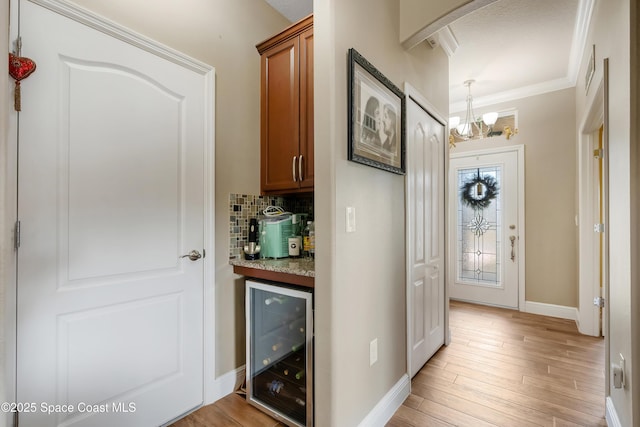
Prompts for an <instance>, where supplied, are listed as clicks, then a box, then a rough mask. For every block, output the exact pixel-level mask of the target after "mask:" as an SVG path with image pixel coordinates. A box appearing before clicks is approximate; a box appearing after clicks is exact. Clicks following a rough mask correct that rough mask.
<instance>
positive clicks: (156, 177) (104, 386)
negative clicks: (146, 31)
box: [16, 0, 211, 427]
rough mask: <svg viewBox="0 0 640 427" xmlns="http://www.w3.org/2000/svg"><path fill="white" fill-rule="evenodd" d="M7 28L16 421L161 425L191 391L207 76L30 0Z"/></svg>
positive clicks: (199, 374)
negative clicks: (13, 146)
mask: <svg viewBox="0 0 640 427" xmlns="http://www.w3.org/2000/svg"><path fill="white" fill-rule="evenodd" d="M20 31H21V36H22V43H23V48H22V49H23V51H22V53H23V55H25V56H28V57H30V58H32V59H34V60H35V61H36V63H37V67H38V68H37V71H36V72H35V73H34V74H33V75H32V76H31V77H30V78H29V80H28V85H27V84H26V83H25V84H23V90H22V112H21V113H20V116H19V177H18V186H19V190H18V193H19V203H18V211H19V212H18V215H19V220H20V222H21V246H20V248H19V251H18V288H17V313H18V318H17V392H16V399H17V401H18V402H35V403H37V407H35V408H34V409H35V411H25V412H23V413H21V414H20V426H21V427H24V426H38V427H42V426H54V425H55V426H58V425H64V426H92V427H94V426H156V425H159V424H162V423H164V422H167V421H169V420H171V419H173V418H175V417H177V416H179V415H181V414H182V413H184V412H186V411H188V410H189V409H191V408H194V407H196V406H198V405H200V404H201V403H202V401H203V265H204V263H203V260H202V259H196V260H190V259H189V258H181V255H183V254H186V253H189V252H190V251H192V250H197V251H199V252H200V253H201V254H202V253H203V249H204V243H203V241H204V240H203V238H204V230H203V227H204V214H205V206H204V176H205V175H204V173H205V168H204V161H203V159H204V147H205V139H206V138H207V135H206V134H207V132H206V129H207V126H208V124H207V120H209V119H208V118H206V113H207V112H208V110H207V99H209V98H208V97H209V95H208V94H206V93H205V92H206V90H207V89H208V90H209V91H211V87H210V86H209V87H207V85H206V83H205V82H206V79H207V78H210V76H209V77H205V76H204V75H203V74H201V73H196V72H194V71H193V70H189V69H187V68H185V67H184V66H182V65H179V64H178V62H177V61H176V62H172V61H168V60H166V59H163V58H161V57H160V56H158V55H155V54H152V53H150V52H149V51H147V50H143V49H140V48H138V47H136V46H134V45H132V44H130V43H127V42H125V41H122V40H120V39H117V38H114V37H111V36H109V35H107V34H105V33H103V32H100V31H97V30H95V29H92V28H90V27H89V26H87V25H84V24H81V23H79V22H76V21H74V20H71V19H69V18H67V17H65V16H62V15H61V14H58V13H56V12H53V11H51V10H49V9H46V8H44V7H41V6H39V5H36V4H34V3H31V2H29V1H24V0H22V1H21V2H20ZM27 86H28V87H27ZM43 404H46V405H58V406H41V405H43ZM47 410H51V412H50V413H47Z"/></svg>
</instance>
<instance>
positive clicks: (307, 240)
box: [302, 221, 313, 258]
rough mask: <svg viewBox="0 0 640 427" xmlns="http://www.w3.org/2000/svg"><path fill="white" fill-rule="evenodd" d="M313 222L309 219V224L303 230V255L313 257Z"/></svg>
mask: <svg viewBox="0 0 640 427" xmlns="http://www.w3.org/2000/svg"><path fill="white" fill-rule="evenodd" d="M311 224H313V221H307V226H306V227H305V228H304V230H303V231H302V256H304V257H305V258H310V257H311Z"/></svg>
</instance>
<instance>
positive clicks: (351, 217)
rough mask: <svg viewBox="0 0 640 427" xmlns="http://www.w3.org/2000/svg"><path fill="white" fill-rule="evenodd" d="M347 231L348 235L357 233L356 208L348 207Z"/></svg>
mask: <svg viewBox="0 0 640 427" xmlns="http://www.w3.org/2000/svg"><path fill="white" fill-rule="evenodd" d="M346 231H347V233H353V232H355V231H356V208H354V207H353V206H347V213H346Z"/></svg>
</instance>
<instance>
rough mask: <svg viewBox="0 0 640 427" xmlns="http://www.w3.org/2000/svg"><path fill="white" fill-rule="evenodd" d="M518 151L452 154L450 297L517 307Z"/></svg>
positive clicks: (518, 245) (450, 180) (520, 250)
mask: <svg viewBox="0 0 640 427" xmlns="http://www.w3.org/2000/svg"><path fill="white" fill-rule="evenodd" d="M519 167H521V165H519V153H518V152H517V151H506V152H493V153H459V154H452V155H451V161H450V164H449V203H450V218H449V220H450V224H451V228H450V241H449V248H450V251H451V253H450V257H451V258H450V259H451V261H452V262H451V263H450V266H451V271H450V276H449V277H450V288H449V296H450V297H451V298H452V299H459V300H464V301H470V302H477V303H481V304H488V305H496V306H502V307H510V308H518V303H519V280H520V276H519V274H520V273H519V264H520V262H521V255H522V252H523V250H522V246H521V245H520V235H521V232H522V230H520V228H521V225H520V222H519V217H518V215H519V199H518V197H519V188H520V181H519V180H520V177H521V175H519V173H518V168H519Z"/></svg>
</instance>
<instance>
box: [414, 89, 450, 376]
mask: <svg viewBox="0 0 640 427" xmlns="http://www.w3.org/2000/svg"><path fill="white" fill-rule="evenodd" d="M444 150H445V126H444V125H443V124H442V123H440V122H439V121H437V120H436V119H434V118H433V117H432V116H431V115H430V114H429V113H428V112H427V111H426V110H424V109H423V107H422V106H421V105H419V104H418V103H417V102H416V101H414V100H413V99H412V98H409V99H408V102H407V168H408V169H407V205H408V216H407V233H408V236H409V238H408V245H409V250H408V256H409V267H408V269H409V273H408V276H409V282H410V283H409V285H408V286H409V292H408V299H409V311H410V316H411V317H410V321H409V324H410V331H409V336H410V345H411V348H410V353H411V357H410V365H411V366H410V370H411V376H412V377H413V376H414V375H415V374H416V373H418V371H419V370H420V368H422V366H423V365H424V364H425V363H426V362H427V360H429V358H430V357H431V356H432V355H433V354H434V353H435V352H436V351H437V350H438V349H439V348H440V347H441V346H442V345H443V344H444V336H445V326H444V325H445V321H444V320H445V314H444V311H445V308H444V307H445V293H444V271H445V270H444V260H445V254H444V234H445V233H444V227H445V224H444V191H445V190H444V177H445V173H444V169H445V168H444V166H445V164H444V162H445V160H444V159H445V157H444V155H445V152H444Z"/></svg>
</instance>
